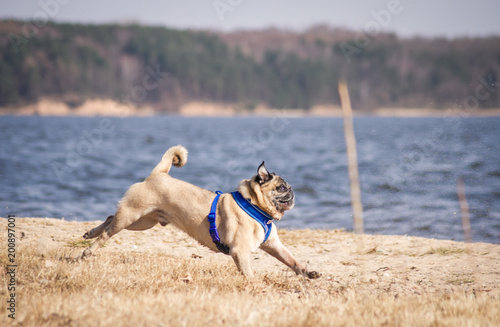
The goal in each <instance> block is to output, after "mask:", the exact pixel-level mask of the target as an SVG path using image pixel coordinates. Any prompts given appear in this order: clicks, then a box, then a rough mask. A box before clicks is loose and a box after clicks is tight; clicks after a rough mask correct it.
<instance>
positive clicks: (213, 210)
mask: <svg viewBox="0 0 500 327" xmlns="http://www.w3.org/2000/svg"><path fill="white" fill-rule="evenodd" d="M215 193H216V194H217V195H216V196H215V199H214V201H213V202H212V206H211V207H210V213H209V214H208V222H209V223H210V236H211V237H212V241H213V242H214V243H215V246H216V247H217V250H219V251H220V252H222V253H224V254H229V246H227V245H226V244H224V243H222V242H221V241H220V238H219V232H217V225H216V224H215V217H216V212H217V202H219V197H220V195H221V194H222V192H221V191H216V192H215Z"/></svg>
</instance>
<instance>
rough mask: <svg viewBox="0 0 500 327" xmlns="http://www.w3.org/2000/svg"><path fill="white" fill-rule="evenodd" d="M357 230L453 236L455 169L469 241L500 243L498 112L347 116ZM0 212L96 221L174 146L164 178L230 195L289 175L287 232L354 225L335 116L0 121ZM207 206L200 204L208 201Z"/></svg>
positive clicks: (459, 236)
mask: <svg viewBox="0 0 500 327" xmlns="http://www.w3.org/2000/svg"><path fill="white" fill-rule="evenodd" d="M354 127H355V131H356V139H357V145H358V160H359V173H360V180H361V192H362V201H363V207H364V218H365V231H366V232H367V233H381V234H407V235H417V236H425V237H434V238H441V239H456V240H463V239H464V238H463V233H462V225H461V215H460V207H459V203H458V200H457V194H456V182H457V178H458V177H459V176H462V177H463V179H464V181H465V185H466V192H467V199H468V201H469V207H470V214H471V227H472V238H473V241H476V242H479V241H482V242H492V243H500V164H499V163H500V142H499V141H500V128H499V127H500V118H498V117H497V118H491V117H488V118H479V117H477V118H412V119H405V118H372V117H371V118H368V117H366V118H356V119H355V120H354ZM0 140H1V143H0V178H1V185H2V187H1V190H0V215H1V216H4V217H5V216H6V215H7V214H15V215H17V216H29V217H57V218H63V217H64V218H65V219H66V220H79V221H85V220H96V219H101V220H102V219H104V218H106V217H107V216H108V215H110V214H112V213H114V211H115V209H116V203H117V201H118V200H119V199H120V198H121V197H122V195H123V194H124V192H125V191H126V190H127V188H128V187H129V186H130V185H131V184H133V183H135V182H138V181H142V180H143V179H144V178H145V177H146V176H147V175H148V174H149V172H150V171H151V169H152V168H153V167H154V166H155V165H156V164H157V162H158V161H159V160H160V159H161V157H162V155H163V153H164V152H165V150H166V149H167V148H168V147H170V146H172V145H176V144H182V145H184V146H186V147H187V148H188V150H189V152H190V155H189V160H188V163H187V165H186V166H185V167H183V168H180V169H177V168H172V170H171V175H173V176H174V177H176V178H180V179H183V180H186V181H188V182H191V183H193V184H196V185H199V186H201V187H205V188H208V189H211V190H214V191H215V190H222V191H225V192H230V191H233V190H234V189H235V187H236V185H237V183H238V182H239V181H240V180H241V179H243V178H249V177H251V176H252V175H254V174H255V173H256V169H257V167H258V165H259V164H260V163H261V162H262V161H263V160H265V162H266V166H267V168H268V169H269V170H270V171H275V172H276V173H278V174H279V175H281V176H282V177H284V178H285V179H286V180H287V181H288V182H290V183H291V185H292V187H293V188H294V190H295V193H296V196H297V203H296V206H295V208H294V209H293V210H291V211H289V212H287V213H286V215H285V217H284V219H283V220H282V221H281V222H279V223H278V226H279V227H287V228H345V229H347V230H352V215H351V206H350V193H349V180H348V174H347V166H346V155H345V142H344V138H343V123H342V120H341V119H338V118H295V119H292V118H284V117H280V116H276V117H273V118H181V117H154V118H54V117H51V118H49V117H0ZM207 210H208V209H207Z"/></svg>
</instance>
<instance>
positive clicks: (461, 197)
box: [457, 177, 472, 243]
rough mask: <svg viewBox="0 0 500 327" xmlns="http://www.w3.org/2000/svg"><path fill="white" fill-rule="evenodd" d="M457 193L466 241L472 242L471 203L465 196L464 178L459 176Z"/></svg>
mask: <svg viewBox="0 0 500 327" xmlns="http://www.w3.org/2000/svg"><path fill="white" fill-rule="evenodd" d="M457 193H458V202H460V211H461V212H462V227H463V229H464V239H465V242H467V243H470V242H472V236H471V232H470V218H469V204H468V203H467V198H466V197H465V184H464V180H463V179H462V178H461V177H459V178H458V180H457Z"/></svg>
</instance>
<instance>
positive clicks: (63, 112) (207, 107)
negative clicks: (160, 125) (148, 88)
mask: <svg viewBox="0 0 500 327" xmlns="http://www.w3.org/2000/svg"><path fill="white" fill-rule="evenodd" d="M353 114H354V116H355V117H400V118H424V117H435V118H439V117H443V118H445V117H460V118H466V117H498V116H500V108H497V109H475V110H459V109H430V108H376V109H373V110H356V109H354V110H353ZM0 116H42V117H154V116H180V117H274V116H283V117H289V118H303V117H325V118H326V117H328V118H338V117H342V109H341V108H340V107H339V106H335V105H317V106H314V107H312V108H311V109H309V110H305V109H273V108H268V107H265V106H257V107H255V108H254V109H243V108H240V107H238V106H234V105H229V104H218V103H209V102H189V103H186V104H184V105H182V106H181V107H180V108H179V110H177V111H175V112H159V111H158V110H156V109H154V108H153V107H152V106H148V105H145V106H130V105H126V104H123V103H119V102H116V101H114V100H112V99H89V100H86V101H85V102H83V103H82V104H81V105H79V106H77V107H74V108H70V107H69V106H68V105H67V104H66V103H64V102H61V101H54V100H50V99H42V100H40V101H38V102H37V103H34V104H31V105H27V106H22V107H10V108H0Z"/></svg>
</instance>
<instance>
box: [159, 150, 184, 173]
mask: <svg viewBox="0 0 500 327" xmlns="http://www.w3.org/2000/svg"><path fill="white" fill-rule="evenodd" d="M187 158H188V151H187V149H186V148H185V147H183V146H182V145H176V146H173V147H171V148H170V149H168V150H167V152H165V154H164V155H163V158H161V161H160V163H159V164H158V165H156V167H155V168H154V169H153V171H152V172H151V173H167V174H168V172H169V171H170V168H171V167H172V164H173V165H174V166H175V167H182V166H184V165H185V164H186V162H187Z"/></svg>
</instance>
